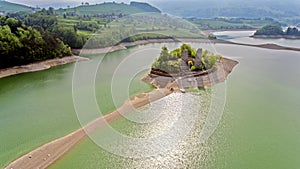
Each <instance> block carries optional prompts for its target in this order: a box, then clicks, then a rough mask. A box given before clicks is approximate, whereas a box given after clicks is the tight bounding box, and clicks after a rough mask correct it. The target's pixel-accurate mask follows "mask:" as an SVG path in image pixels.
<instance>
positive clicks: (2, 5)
mask: <svg viewBox="0 0 300 169" xmlns="http://www.w3.org/2000/svg"><path fill="white" fill-rule="evenodd" d="M33 10H34V8H32V7H29V6H25V5H20V4H15V3H11V2H7V1H3V0H1V1H0V13H3V14H7V13H15V12H20V11H24V12H32V11H33Z"/></svg>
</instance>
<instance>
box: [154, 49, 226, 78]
mask: <svg viewBox="0 0 300 169" xmlns="http://www.w3.org/2000/svg"><path fill="white" fill-rule="evenodd" d="M221 59H222V56H220V55H214V54H213V53H212V52H209V51H208V50H204V51H202V49H198V50H196V49H194V48H192V47H191V46H190V45H189V44H183V45H182V46H181V47H180V48H177V49H175V50H173V51H169V50H168V48H167V47H166V46H164V47H162V51H161V53H160V55H159V57H158V58H157V59H156V60H155V62H154V63H153V64H152V70H158V71H162V72H165V73H168V74H174V73H175V74H176V73H181V72H195V71H204V70H208V69H212V68H214V67H216V66H217V65H218V62H219V61H220V60H221Z"/></svg>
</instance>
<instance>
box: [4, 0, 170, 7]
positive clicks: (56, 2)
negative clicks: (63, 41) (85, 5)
mask: <svg viewBox="0 0 300 169" xmlns="http://www.w3.org/2000/svg"><path fill="white" fill-rule="evenodd" d="M6 1H9V2H14V3H19V4H25V5H29V6H32V7H36V6H40V7H48V6H49V5H51V6H54V7H58V6H60V5H62V7H65V6H67V5H70V6H76V5H79V4H81V2H89V3H90V4H95V3H103V2H112V1H114V0H26V1H24V0H6ZM130 1H131V0H115V2H118V3H120V2H124V3H130ZM132 1H138V2H149V3H151V2H155V1H159V0H132ZM164 1H165V0H164Z"/></svg>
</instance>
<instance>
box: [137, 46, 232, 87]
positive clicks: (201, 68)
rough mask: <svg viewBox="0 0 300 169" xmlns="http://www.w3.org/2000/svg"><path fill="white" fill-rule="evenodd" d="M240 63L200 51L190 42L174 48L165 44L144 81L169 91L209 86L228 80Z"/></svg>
mask: <svg viewBox="0 0 300 169" xmlns="http://www.w3.org/2000/svg"><path fill="white" fill-rule="evenodd" d="M237 64H238V62H237V61H234V60H231V59H227V58H224V57H222V56H220V55H215V54H213V53H212V52H209V51H207V50H203V49H201V48H200V49H198V50H196V49H194V48H192V47H191V46H190V45H188V44H183V45H182V46H181V47H180V48H177V49H175V50H173V51H169V50H168V48H167V47H165V46H164V47H162V51H161V53H160V56H159V57H158V58H157V59H156V60H155V62H154V63H153V65H152V68H151V71H150V73H149V74H147V75H146V76H145V77H144V78H142V80H143V81H145V82H147V83H150V84H151V85H153V86H155V87H156V88H168V89H169V90H176V89H177V90H179V89H186V88H197V87H208V86H213V85H214V84H217V83H220V82H224V81H225V80H226V78H227V76H228V75H229V73H231V71H232V70H233V68H234V67H235V66H236V65H237Z"/></svg>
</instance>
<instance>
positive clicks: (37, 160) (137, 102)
mask: <svg viewBox="0 0 300 169" xmlns="http://www.w3.org/2000/svg"><path fill="white" fill-rule="evenodd" d="M171 93H172V91H170V90H168V89H156V90H153V91H151V92H150V93H143V94H142V95H143V97H135V96H134V97H133V98H132V99H129V100H127V101H125V103H124V104H123V105H122V106H121V107H120V108H119V109H118V110H116V111H114V112H112V113H110V114H108V115H105V116H103V117H100V118H98V119H95V120H94V121H92V122H91V123H89V124H87V125H86V126H85V127H83V128H81V129H78V130H76V131H74V132H72V133H71V134H68V135H66V136H64V137H62V138H59V139H57V140H54V141H52V142H50V143H47V144H45V145H43V146H41V147H39V148H37V149H35V150H33V151H31V152H30V153H28V154H25V155H23V156H22V157H20V158H19V159H17V160H15V161H13V162H12V163H10V164H9V165H8V166H7V167H5V169H21V168H22V169H33V168H39V169H43V168H47V167H48V166H50V165H51V164H53V162H55V161H56V160H57V159H59V158H60V157H61V156H63V155H64V154H65V153H66V152H67V151H69V150H70V149H71V148H72V147H74V146H75V145H76V144H77V143H78V142H79V141H80V140H82V139H83V138H85V136H87V134H88V133H92V132H93V131H95V130H96V129H98V128H99V127H102V126H104V125H106V123H109V122H111V121H113V120H116V119H118V118H120V117H121V116H122V114H125V113H130V112H132V111H133V110H134V109H137V108H140V107H143V106H145V105H147V104H149V103H150V102H153V101H155V100H158V99H160V98H163V97H165V96H166V95H169V94H171Z"/></svg>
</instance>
